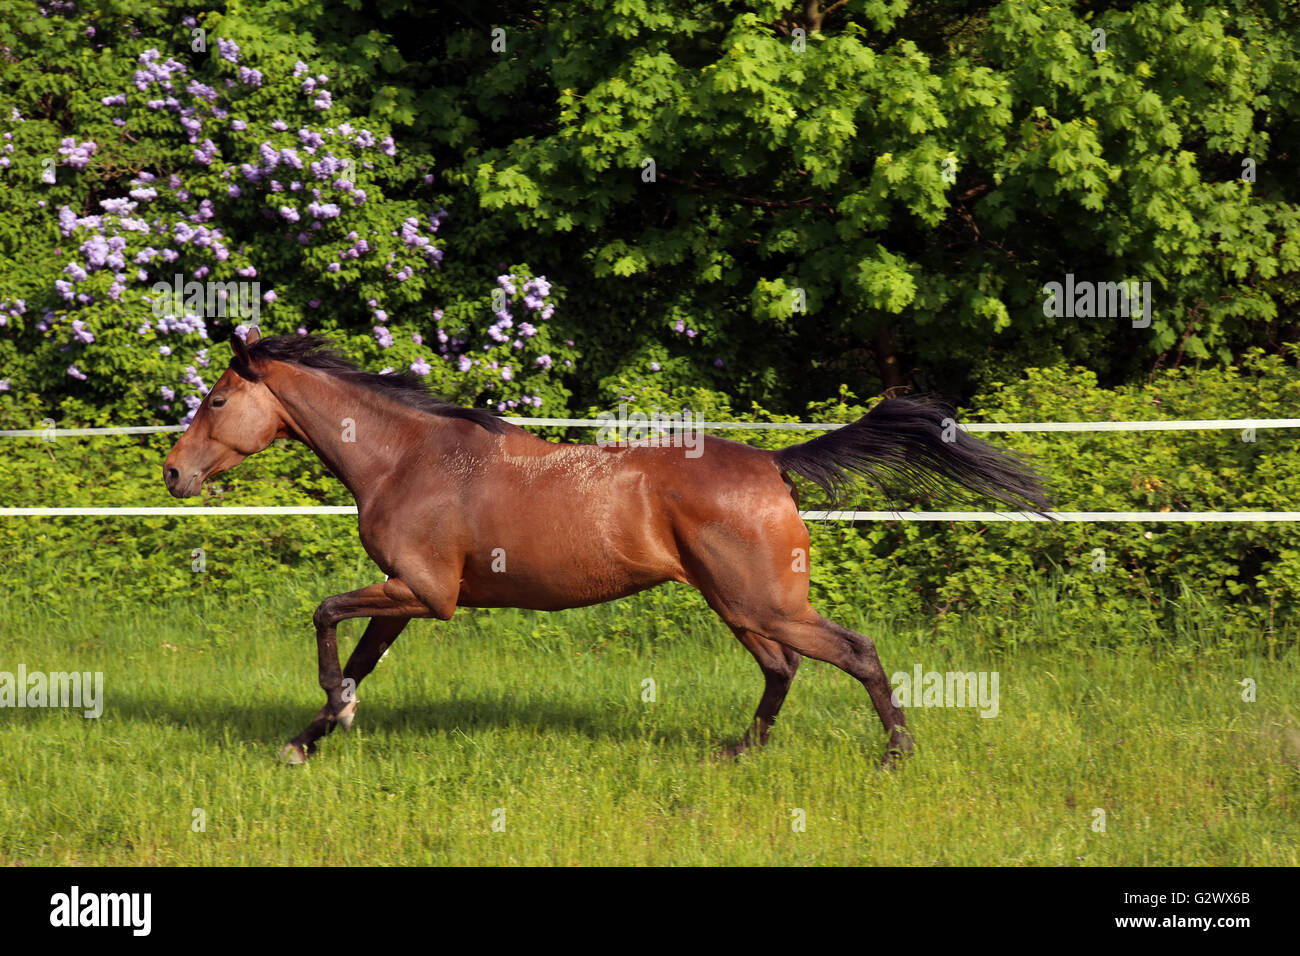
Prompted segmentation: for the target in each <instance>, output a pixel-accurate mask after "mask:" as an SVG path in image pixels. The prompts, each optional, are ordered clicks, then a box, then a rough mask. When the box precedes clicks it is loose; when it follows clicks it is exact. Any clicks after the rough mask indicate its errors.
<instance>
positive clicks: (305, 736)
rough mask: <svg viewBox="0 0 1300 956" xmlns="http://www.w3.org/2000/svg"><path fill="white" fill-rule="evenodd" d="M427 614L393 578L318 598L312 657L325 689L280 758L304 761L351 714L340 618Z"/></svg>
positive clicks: (414, 598) (408, 590)
mask: <svg viewBox="0 0 1300 956" xmlns="http://www.w3.org/2000/svg"><path fill="white" fill-rule="evenodd" d="M430 613H431V612H430V610H429V608H428V606H427V605H425V604H424V603H423V602H421V601H420V600H419V598H417V597H416V596H415V595H414V594H413V593H412V592H411V589H410V588H408V587H407V586H406V585H405V584H404V583H403V582H402V581H400V580H399V579H397V578H390V579H389V580H387V581H384V582H383V583H381V584H372V585H370V586H369V587H365V588H361V589H360V590H358V591H349V592H348V593H346V594H336V595H334V596H333V597H329V598H326V599H325V600H324V601H322V602H321V603H320V606H319V607H318V608H316V613H315V615H313V618H312V620H313V622H314V623H315V625H316V657H317V665H318V668H319V672H320V686H321V689H322V690H324V691H325V706H324V707H322V708H321V709H320V712H319V713H317V714H316V716H315V717H314V718H313V719H312V722H311V723H310V724H308V725H307V728H306V729H305V730H304V731H303V732H302V733H300V734H299V735H298V736H297V737H294V738H293V740H291V741H289V743H287V744H285V746H284V749H283V750H282V751H281V752H280V755H281V758H282V759H283V760H284V761H285V762H287V763H291V764H299V763H303V762H305V761H306V759H307V758H308V757H310V756H311V755H312V754H313V753H315V752H316V741H318V740H319V739H320V738H321V737H324V736H325V735H326V734H328V733H329V732H330V731H332V730H333V729H334V728H335V726H337V725H338V723H339V720H340V717H342V718H344V719H345V720H346V719H347V718H349V717H350V716H351V714H352V711H353V709H354V708H353V706H352V701H351V700H350V699H348V698H349V697H350V696H351V695H350V694H349V693H348V692H349V691H354V690H355V681H356V680H357V678H354V683H353V685H351V686H348V687H345V685H344V682H343V673H342V670H341V669H340V667H339V647H338V636H337V628H338V623H339V622H340V621H344V620H347V619H348V618H351V617H369V618H398V619H400V620H401V622H402V623H403V624H404V623H405V621H406V620H409V619H410V618H413V617H429V616H430ZM398 630H400V627H399V628H398Z"/></svg>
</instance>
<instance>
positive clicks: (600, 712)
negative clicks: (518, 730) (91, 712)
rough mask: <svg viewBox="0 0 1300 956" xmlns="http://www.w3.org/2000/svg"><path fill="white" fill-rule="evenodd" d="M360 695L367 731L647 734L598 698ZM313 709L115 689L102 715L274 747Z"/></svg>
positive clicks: (664, 729) (673, 733)
mask: <svg viewBox="0 0 1300 956" xmlns="http://www.w3.org/2000/svg"><path fill="white" fill-rule="evenodd" d="M360 696H361V698H362V702H361V707H360V709H359V712H358V714H357V726H358V727H359V728H361V729H362V730H363V731H364V732H366V733H372V734H373V733H379V732H384V733H391V734H393V735H395V736H398V737H410V738H412V739H416V738H425V739H427V738H431V737H434V736H436V735H439V734H444V733H451V732H452V731H454V730H460V731H463V732H464V733H467V734H468V733H472V732H473V731H475V730H477V729H482V728H488V727H491V728H500V727H511V726H518V727H525V728H533V729H536V730H539V731H542V732H545V733H564V732H567V733H571V734H582V735H584V736H586V737H590V738H591V739H593V740H623V741H631V740H637V739H640V738H641V737H642V736H644V733H645V732H644V730H642V729H641V728H639V727H637V726H636V725H635V721H634V720H629V717H628V714H627V713H626V712H620V711H618V710H617V709H614V708H609V707H602V706H601V705H598V704H589V705H578V704H570V703H567V702H565V701H537V700H530V701H515V700H511V699H508V698H501V697H455V698H452V699H450V700H433V701H430V702H429V703H427V704H414V703H401V704H397V705H389V704H385V703H384V702H383V701H382V700H380V699H378V698H371V699H366V696H365V695H364V694H362V695H360ZM315 713H316V711H315V710H314V709H313V708H312V707H310V706H309V707H303V706H300V705H297V704H291V703H284V704H271V703H265V702H258V703H254V704H250V705H249V706H247V707H234V706H230V705H227V704H223V705H221V706H219V707H212V706H204V705H203V704H196V705H195V706H193V707H182V706H181V705H180V704H179V703H178V702H177V701H175V700H171V699H159V698H155V697H149V696H142V695H139V694H130V693H126V694H120V695H115V696H114V697H113V699H112V700H111V701H109V702H108V707H107V708H106V710H105V716H106V717H109V718H111V719H112V720H117V721H127V722H131V723H144V724H149V723H152V724H164V725H170V726H172V727H175V728H177V729H181V730H191V731H195V732H198V733H200V734H202V735H203V736H205V737H208V738H210V739H212V740H221V739H222V738H223V737H224V736H225V734H226V733H229V734H230V735H231V737H232V739H234V740H239V741H241V742H245V743H249V744H254V745H267V746H270V745H275V746H276V747H278V746H280V745H281V744H283V743H284V742H285V741H286V740H288V739H289V738H290V737H293V736H294V735H295V734H297V733H298V732H299V731H300V730H302V729H303V728H304V727H305V726H306V725H307V724H308V722H309V721H310V720H311V719H312V717H313V716H315ZM703 730H704V728H700V727H694V728H683V727H678V726H663V725H657V726H656V727H655V733H656V734H658V735H662V736H667V737H672V738H676V737H679V736H680V735H682V734H683V733H687V734H692V735H700V736H703Z"/></svg>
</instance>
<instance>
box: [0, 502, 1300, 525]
mask: <svg viewBox="0 0 1300 956" xmlns="http://www.w3.org/2000/svg"><path fill="white" fill-rule="evenodd" d="M356 513H357V508H356V505H193V506H185V505H163V506H159V507H121V508H96V507H90V508H0V517H3V518H11V517H14V518H16V517H56V516H60V515H87V516H95V515H100V516H111V515H124V516H125V515H136V516H142V517H158V516H168V515H230V516H233V515H315V514H321V515H355V514H356ZM1051 515H1052V518H1055V519H1056V520H1057V521H1064V522H1078V521H1089V522H1091V521H1108V522H1154V523H1160V522H1196V521H1218V522H1225V521H1233V522H1263V521H1300V511H1053V512H1051ZM799 517H801V518H803V519H804V520H805V521H1050V520H1051V518H1045V517H1043V516H1042V515H1039V514H1035V513H1034V512H1031V511H801V512H799Z"/></svg>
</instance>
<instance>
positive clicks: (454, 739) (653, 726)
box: [0, 582, 1300, 866]
mask: <svg viewBox="0 0 1300 956" xmlns="http://www.w3.org/2000/svg"><path fill="white" fill-rule="evenodd" d="M303 586H304V588H306V587H307V586H308V585H307V582H304V584H303ZM314 587H315V588H317V589H319V587H320V584H319V583H316V584H315V585H314ZM322 593H324V592H322ZM685 598H686V595H685V593H684V592H683V591H681V590H676V591H674V590H667V591H663V590H661V591H659V592H652V593H651V594H650V595H643V596H640V597H638V598H635V599H632V600H631V601H628V602H623V604H621V605H614V606H604V607H597V608H590V609H585V610H576V611H569V612H564V613H562V614H554V615H543V614H531V613H525V612H514V611H505V612H494V613H485V612H465V611H462V612H460V613H458V614H457V616H456V619H455V620H454V621H452V622H450V623H445V624H444V623H437V622H430V621H417V622H414V623H412V624H411V625H410V627H409V628H408V629H407V631H406V632H405V633H404V634H403V636H402V637H401V639H400V640H399V641H398V642H397V644H396V645H395V646H394V647H393V649H392V650H391V651H390V653H389V655H388V657H387V658H386V659H385V660H384V661H383V662H382V663H381V664H380V666H379V667H378V669H377V670H376V671H375V673H374V674H373V675H372V677H371V678H370V679H369V680H368V681H367V682H366V683H365V684H363V685H362V688H361V691H360V693H359V695H358V696H359V697H360V699H361V701H362V703H361V707H360V712H359V716H358V720H357V727H356V729H354V731H353V732H352V733H350V734H347V735H345V734H342V733H336V734H334V735H333V736H331V737H329V738H328V739H326V740H325V741H324V742H323V743H322V746H321V751H320V753H319V755H318V756H317V757H316V758H315V760H313V762H312V763H311V764H309V765H308V766H306V767H303V768H289V767H285V766H282V765H280V764H279V763H278V761H277V753H278V750H279V748H280V746H281V745H282V744H283V743H284V741H285V740H287V739H288V738H289V737H290V736H292V735H293V734H295V733H297V732H298V731H299V730H300V729H302V727H303V726H304V725H305V724H306V723H307V721H308V719H309V718H310V717H311V716H312V714H314V713H315V711H316V710H317V708H318V707H319V706H320V704H321V702H322V699H323V695H322V694H321V692H320V690H319V689H318V688H317V686H316V675H315V643H314V638H313V636H312V631H311V627H310V620H309V618H308V617H304V616H303V615H302V614H301V612H300V611H299V610H297V607H296V604H297V603H300V599H299V600H297V601H290V600H287V599H286V600H285V601H283V602H281V604H279V605H270V606H250V605H247V604H243V605H241V604H238V603H232V604H227V603H225V602H222V603H216V602H212V601H209V602H208V604H207V606H202V605H200V604H199V603H197V602H195V603H191V604H181V605H177V606H175V607H173V608H170V609H168V610H166V611H163V610H159V609H136V610H128V609H121V608H119V609H116V610H114V609H113V608H112V607H111V603H110V602H105V603H103V604H97V603H95V602H93V601H89V602H86V603H73V602H72V601H71V600H70V601H69V604H68V605H67V607H66V608H64V609H62V610H60V609H57V608H50V607H33V606H30V605H29V604H26V603H24V601H23V600H22V598H21V597H20V596H15V595H11V596H9V597H7V598H4V599H3V600H0V671H14V670H16V667H17V665H18V664H19V663H23V664H25V666H26V668H27V670H28V671H29V672H31V671H36V670H43V671H62V670H73V669H75V670H90V671H103V672H104V681H105V702H104V708H105V709H104V714H103V716H102V717H101V718H100V719H98V720H87V719H83V718H82V717H81V716H80V713H79V712H74V711H67V710H56V709H45V710H33V709H2V710H0V766H2V767H3V768H4V770H3V772H0V863H3V864H9V865H42V864H55V865H62V864H126V865H141V864H169V865H176V864H179V865H189V864H316V865H337V864H380V865H384V864H452V865H460V864H558V865H590V864H615V865H624V864H656V865H678V864H786V865H789V864H848V865H874V864H903V865H923V866H924V865H934V864H938V865H967V864H1036V865H1062V866H1080V865H1082V866H1097V865H1117V864H1136V865H1165V864H1175V865H1253V864H1274V865H1278V864H1280V865H1296V864H1297V863H1300V850H1298V849H1297V832H1298V831H1297V810H1298V809H1300V706H1298V705H1300V671H1298V668H1297V666H1296V654H1295V653H1294V651H1293V650H1291V651H1287V650H1286V648H1285V647H1284V648H1283V651H1282V652H1281V653H1279V652H1278V648H1277V647H1276V645H1275V646H1273V647H1272V648H1270V653H1269V654H1265V653H1264V652H1263V650H1262V649H1261V650H1260V651H1259V652H1255V651H1251V650H1249V649H1242V648H1241V647H1239V646H1235V647H1229V648H1227V649H1224V650H1221V651H1216V650H1215V648H1214V647H1213V646H1209V647H1207V648H1203V649H1200V650H1197V651H1194V652H1186V650H1185V649H1184V652H1179V653H1175V652H1172V651H1174V650H1176V648H1173V647H1172V646H1171V645H1168V644H1161V643H1158V642H1157V643H1156V644H1154V645H1152V646H1140V647H1137V648H1135V649H1132V650H1123V651H1114V650H1110V651H1103V650H1090V649H1087V647H1086V645H1087V644H1088V643H1089V642H1090V641H1091V640H1092V638H1094V637H1096V635H1089V634H1079V635H1076V637H1077V638H1078V640H1077V641H1075V642H1074V643H1075V644H1076V645H1077V646H1074V647H1066V644H1067V643H1069V642H1062V641H1057V642H1056V643H1054V644H1052V645H1051V646H1047V647H1040V648H1034V647H1032V646H1028V647H1012V648H1011V649H1006V643H1005V642H998V641H997V640H994V639H992V638H993V637H995V636H996V635H997V634H998V633H999V629H1000V628H1001V627H1002V626H1003V623H1002V622H999V621H996V620H989V619H983V618H976V617H972V619H971V620H970V621H969V622H963V624H962V626H961V627H960V628H957V629H955V630H953V629H949V630H947V631H946V632H945V633H944V634H943V635H942V636H938V635H936V633H935V632H934V629H933V628H932V627H931V625H930V623H929V622H925V621H919V622H913V623H912V624H911V625H898V624H886V623H885V622H879V621H876V622H873V621H867V620H852V619H847V618H845V619H843V620H842V623H845V624H847V625H849V626H851V627H855V628H857V629H859V630H862V631H864V632H866V633H870V634H872V635H873V636H874V637H875V638H876V639H877V643H878V645H879V647H880V651H881V655H882V658H883V660H884V663H885V667H886V670H887V671H888V672H889V673H891V674H892V673H894V672H895V671H903V670H909V671H910V670H911V669H912V668H913V667H914V666H915V665H916V664H917V663H920V664H922V665H923V667H924V668H925V669H926V670H939V671H945V670H959V671H965V670H989V671H992V670H996V671H997V672H998V673H999V677H1000V708H999V710H1000V712H999V714H998V716H997V717H995V718H992V719H985V718H982V717H980V716H979V713H978V711H977V710H975V709H970V708H966V709H958V708H949V709H943V708H928V709H918V708H912V709H911V710H910V711H909V719H910V721H911V726H912V728H913V731H914V733H915V734H916V737H917V744H918V749H917V753H916V756H915V757H914V758H913V759H912V760H910V761H909V762H908V763H907V765H906V766H905V767H904V768H903V769H902V770H901V771H899V772H893V773H885V772H882V771H881V770H879V769H878V765H879V759H880V757H881V755H882V753H883V748H884V734H883V732H882V731H881V728H880V726H879V724H878V722H877V720H876V717H875V714H874V712H873V711H872V710H871V709H870V706H869V703H868V701H867V698H866V694H865V692H864V691H863V690H862V689H861V688H860V686H858V685H857V684H856V683H855V682H853V681H852V680H850V679H849V678H848V677H846V676H845V675H843V674H841V673H840V672H838V671H836V670H834V669H833V668H831V667H829V666H828V665H825V664H821V663H819V662H815V661H806V662H805V663H804V665H803V667H802V669H801V670H800V673H799V676H798V679H797V680H796V682H795V685H794V687H793V689H792V691H791V693H790V697H789V699H788V701H787V703H786V707H785V710H784V712H783V714H782V720H781V721H780V723H778V726H777V728H776V730H775V731H774V734H773V742H772V744H771V745H770V746H769V747H768V749H767V750H766V751H764V752H762V753H760V754H756V755H749V756H746V757H744V758H742V759H740V760H738V761H726V762H714V761H712V760H710V755H711V754H712V753H713V752H714V751H715V750H717V749H719V748H720V747H721V746H723V745H725V744H727V743H730V742H733V741H734V740H735V739H736V738H737V737H739V735H740V734H741V732H742V731H743V729H744V727H745V725H746V723H747V722H748V720H749V717H750V715H751V714H752V712H753V708H754V705H755V703H756V702H757V700H758V696H759V692H760V690H761V678H760V675H759V672H758V669H757V667H756V666H755V664H754V663H753V661H752V659H751V658H750V657H749V655H748V654H747V653H746V652H745V651H744V650H743V649H742V648H741V647H740V645H739V644H738V643H737V642H736V641H735V639H734V638H732V637H731V635H730V633H729V632H727V631H726V630H725V628H724V627H723V626H722V625H721V624H720V623H719V622H717V621H716V620H714V619H712V618H711V616H709V615H708V614H707V612H703V611H701V610H699V609H698V608H694V609H689V610H687V611H680V612H679V613H672V614H670V613H667V612H666V610H665V609H667V608H672V607H674V606H677V607H680V606H681V604H682V602H683V601H684V599H685ZM291 606H292V607H291ZM1204 623H1205V626H1206V627H1207V628H1210V629H1212V624H1213V622H1212V621H1208V622H1204ZM361 626H362V625H361V623H359V622H348V623H345V624H344V625H343V626H342V627H341V629H340V635H341V640H340V644H341V646H342V647H343V648H344V649H345V653H346V651H347V650H350V649H351V645H352V643H353V642H354V641H355V640H356V638H357V637H358V636H359V635H360V632H361ZM1035 626H1036V627H1039V628H1051V627H1053V626H1054V624H1053V622H1052V620H1051V619H1050V618H1046V619H1043V620H1040V621H1038V622H1037V623H1036V624H1035ZM1061 626H1065V625H1063V624H1062V625H1061ZM1058 636H1059V635H1058ZM1270 656H1271V657H1274V658H1276V660H1269V659H1268V658H1269V657H1270ZM646 678H651V679H653V680H654V681H655V684H656V690H657V700H656V701H654V702H653V703H645V702H643V701H642V693H643V681H644V680H645V679H646ZM1245 678H1252V679H1253V680H1254V681H1255V682H1256V685H1257V700H1256V701H1255V702H1245V701H1243V699H1242V692H1243V687H1242V685H1241V681H1242V680H1243V679H1245ZM196 809H197V810H201V811H202V812H203V822H204V823H205V828H203V829H201V830H196V829H195V821H196V817H195V810H196ZM1097 809H1101V810H1104V811H1105V831H1104V832H1098V831H1097V830H1096V829H1094V826H1095V823H1096V821H1097V819H1098V817H1097V816H1096V814H1095V810H1097ZM502 810H503V811H504V831H499V830H494V829H493V824H494V820H495V821H497V823H498V824H499V823H500V822H501V821H502V819H503V817H502V815H501V813H500V811H502ZM797 810H798V811H802V814H803V821H804V828H803V829H802V830H799V829H796V827H795V826H793V824H794V823H795V822H796V821H797V815H796V811H797Z"/></svg>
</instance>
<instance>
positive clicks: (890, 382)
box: [871, 325, 906, 391]
mask: <svg viewBox="0 0 1300 956" xmlns="http://www.w3.org/2000/svg"><path fill="white" fill-rule="evenodd" d="M871 344H872V347H873V348H874V350H875V353H876V365H877V367H878V368H879V370H880V381H881V382H882V383H883V384H884V391H889V390H890V389H895V388H899V387H901V386H903V385H905V384H906V382H905V381H904V380H903V371H902V369H901V368H900V367H899V365H898V356H897V355H895V354H894V333H893V332H891V331H890V329H889V326H887V325H882V326H880V328H878V329H876V336H875V339H874V340H873V341H872V343H871Z"/></svg>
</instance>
